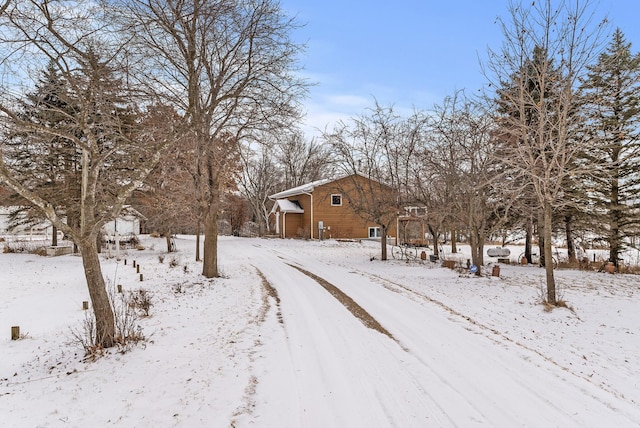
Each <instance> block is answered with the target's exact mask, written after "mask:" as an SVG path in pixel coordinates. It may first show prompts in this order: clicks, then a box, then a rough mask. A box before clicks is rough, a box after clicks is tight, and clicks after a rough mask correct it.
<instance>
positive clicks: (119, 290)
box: [118, 284, 122, 293]
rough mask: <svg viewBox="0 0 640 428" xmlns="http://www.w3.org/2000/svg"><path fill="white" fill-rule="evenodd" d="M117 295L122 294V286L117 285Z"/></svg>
mask: <svg viewBox="0 0 640 428" xmlns="http://www.w3.org/2000/svg"><path fill="white" fill-rule="evenodd" d="M118 293H122V284H118Z"/></svg>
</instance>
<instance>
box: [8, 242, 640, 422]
mask: <svg viewBox="0 0 640 428" xmlns="http://www.w3.org/2000/svg"><path fill="white" fill-rule="evenodd" d="M194 243H195V241H194V238H193V237H181V238H180V239H178V240H177V247H178V249H179V252H178V253H176V254H166V253H165V252H164V241H163V240H162V239H153V238H149V237H144V239H143V245H144V246H145V250H143V251H135V250H129V251H128V254H126V255H123V256H122V259H121V260H120V261H116V259H115V258H111V259H106V258H105V259H104V260H103V269H104V274H105V277H106V278H107V280H108V282H109V284H110V286H111V287H113V288H114V289H115V287H116V285H117V284H121V285H122V286H123V288H124V290H125V292H129V291H134V292H135V291H136V290H139V289H140V288H143V289H145V290H147V291H148V292H149V293H150V294H151V301H152V304H153V306H152V307H151V310H150V316H149V317H147V318H141V319H140V324H141V326H142V327H143V331H144V334H145V335H146V336H147V338H148V340H147V343H146V345H145V346H138V347H136V348H134V349H133V350H131V351H130V352H128V353H126V354H124V355H122V354H119V353H117V352H112V353H110V354H109V355H107V356H106V357H104V358H101V359H99V360H98V361H97V362H93V363H89V362H83V361H82V357H83V351H82V349H80V348H79V347H78V345H77V344H75V343H73V342H74V340H73V335H72V334H71V329H75V330H76V331H78V330H80V329H81V327H82V323H83V320H84V319H85V312H84V311H83V310H82V301H85V300H88V292H87V290H86V286H85V284H84V277H83V274H82V266H81V260H80V258H79V257H77V256H73V255H70V256H62V257H56V258H44V257H38V256H33V255H25V254H0V293H2V294H1V295H2V297H1V298H0V419H1V420H2V426H6V427H25V426H33V427H35V426H42V427H59V426H64V427H76V426H77V427H81V426H119V427H147V426H149V427H157V426H179V427H198V426H202V427H229V426H234V427H245V426H256V427H347V426H348V427H373V426H379V427H425V426H435V427H440V426H463V427H466V426H496V427H512V426H526V427H537V426H539V427H550V426H562V427H568V426H576V427H585V426H592V427H602V426H617V427H632V426H638V425H640V410H639V408H640V385H639V383H640V381H639V380H638V373H639V372H640V331H639V326H640V311H638V299H639V297H640V278H639V277H637V276H626V275H609V274H605V273H594V272H580V271H570V270H558V271H556V274H557V282H558V286H559V289H560V297H561V298H562V300H564V301H565V302H566V303H567V305H568V308H558V309H555V310H553V311H546V310H545V308H544V306H543V305H542V304H540V301H541V296H542V291H541V287H543V284H544V282H543V281H544V280H543V275H544V273H543V270H542V269H539V268H536V267H529V266H505V265H502V266H501V275H500V277H491V276H487V275H485V276H481V277H475V276H469V275H466V274H459V273H457V272H455V271H452V270H449V269H444V268H441V267H439V266H438V265H434V264H431V263H429V262H428V261H426V262H413V263H410V264H407V263H405V262H402V261H395V260H389V261H387V262H381V261H379V244H377V243H373V242H363V243H353V242H336V241H332V240H328V241H322V242H306V241H295V240H266V239H243V238H231V237H221V238H220V254H219V260H220V268H221V271H222V273H223V278H219V279H215V280H206V279H204V278H203V277H201V276H200V275H199V273H200V271H201V264H199V263H196V262H195V261H193V258H194V257H193V254H194V248H193V247H194ZM160 257H164V260H163V262H162V263H161V262H160ZM125 258H126V259H127V264H126V265H125V264H124V259H125ZM372 258H374V259H373V260H371V259H372ZM133 260H135V261H136V263H137V264H139V265H140V268H141V270H140V272H141V273H142V274H143V277H144V281H142V282H141V281H140V279H139V274H138V273H137V272H136V269H134V268H133V266H132V263H133ZM172 266H173V267H172ZM489 272H491V269H490V268H489ZM372 321H375V322H377V323H379V325H380V326H381V327H382V330H381V329H376V328H369V327H370V326H371V325H370V324H369V323H370V322H372ZM13 325H19V326H20V328H21V332H22V333H23V335H24V338H22V339H21V340H16V341H11V340H10V328H11V326H13ZM367 325H369V327H368V326H367Z"/></svg>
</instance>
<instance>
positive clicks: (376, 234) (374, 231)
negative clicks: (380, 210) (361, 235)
mask: <svg viewBox="0 0 640 428" xmlns="http://www.w3.org/2000/svg"><path fill="white" fill-rule="evenodd" d="M369 238H380V228H379V227H370V228H369Z"/></svg>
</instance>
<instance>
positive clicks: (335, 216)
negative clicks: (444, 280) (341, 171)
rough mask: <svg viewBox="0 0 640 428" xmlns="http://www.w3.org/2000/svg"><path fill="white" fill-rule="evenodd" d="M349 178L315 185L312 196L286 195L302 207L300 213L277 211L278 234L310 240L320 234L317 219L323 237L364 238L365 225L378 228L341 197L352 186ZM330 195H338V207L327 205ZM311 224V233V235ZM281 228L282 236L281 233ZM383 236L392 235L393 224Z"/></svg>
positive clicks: (365, 235)
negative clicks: (321, 228)
mask: <svg viewBox="0 0 640 428" xmlns="http://www.w3.org/2000/svg"><path fill="white" fill-rule="evenodd" d="M358 179H361V180H366V179H365V178H363V177H358ZM351 180H352V177H346V178H343V179H341V180H338V181H334V182H331V183H328V184H325V185H324V186H318V187H316V188H315V189H314V191H313V197H311V196H310V195H297V196H291V197H289V198H288V199H289V200H291V201H296V200H297V201H298V203H299V204H300V206H301V207H302V209H304V213H303V214H293V213H289V214H286V216H283V214H280V236H281V237H286V238H309V237H312V238H313V239H318V238H319V237H320V235H319V230H318V222H319V221H322V222H323V225H324V228H325V233H324V237H325V238H334V239H340V238H348V239H362V238H368V237H369V227H378V225H377V224H374V223H373V222H370V221H366V220H364V219H362V218H361V217H360V216H358V215H357V214H356V213H355V212H354V211H353V209H352V208H351V206H350V204H349V201H348V198H347V197H345V194H344V193H345V192H348V191H349V188H353V184H352V182H351ZM339 189H342V190H339ZM332 194H342V205H341V206H332V205H331V195H332ZM311 199H313V214H312V210H311V209H310V204H311ZM312 215H313V218H312ZM285 218H286V228H283V224H282V221H283V220H284V219H285ZM312 227H313V235H311V228H312ZM283 231H284V232H285V234H286V235H283ZM387 235H388V236H394V237H395V235H396V229H395V225H391V227H390V228H389V230H387Z"/></svg>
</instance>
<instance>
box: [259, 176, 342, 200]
mask: <svg viewBox="0 0 640 428" xmlns="http://www.w3.org/2000/svg"><path fill="white" fill-rule="evenodd" d="M332 181H335V179H330V178H324V179H322V180H317V181H313V182H311V183H307V184H303V185H302V186H298V187H293V188H291V189H287V190H284V191H282V192H280V193H274V194H273V195H270V196H269V199H271V200H275V199H278V200H279V199H283V198H288V197H289V196H296V195H303V194H305V193H311V192H313V190H314V189H315V188H316V187H318V186H322V185H323V184H327V183H330V182H332Z"/></svg>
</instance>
